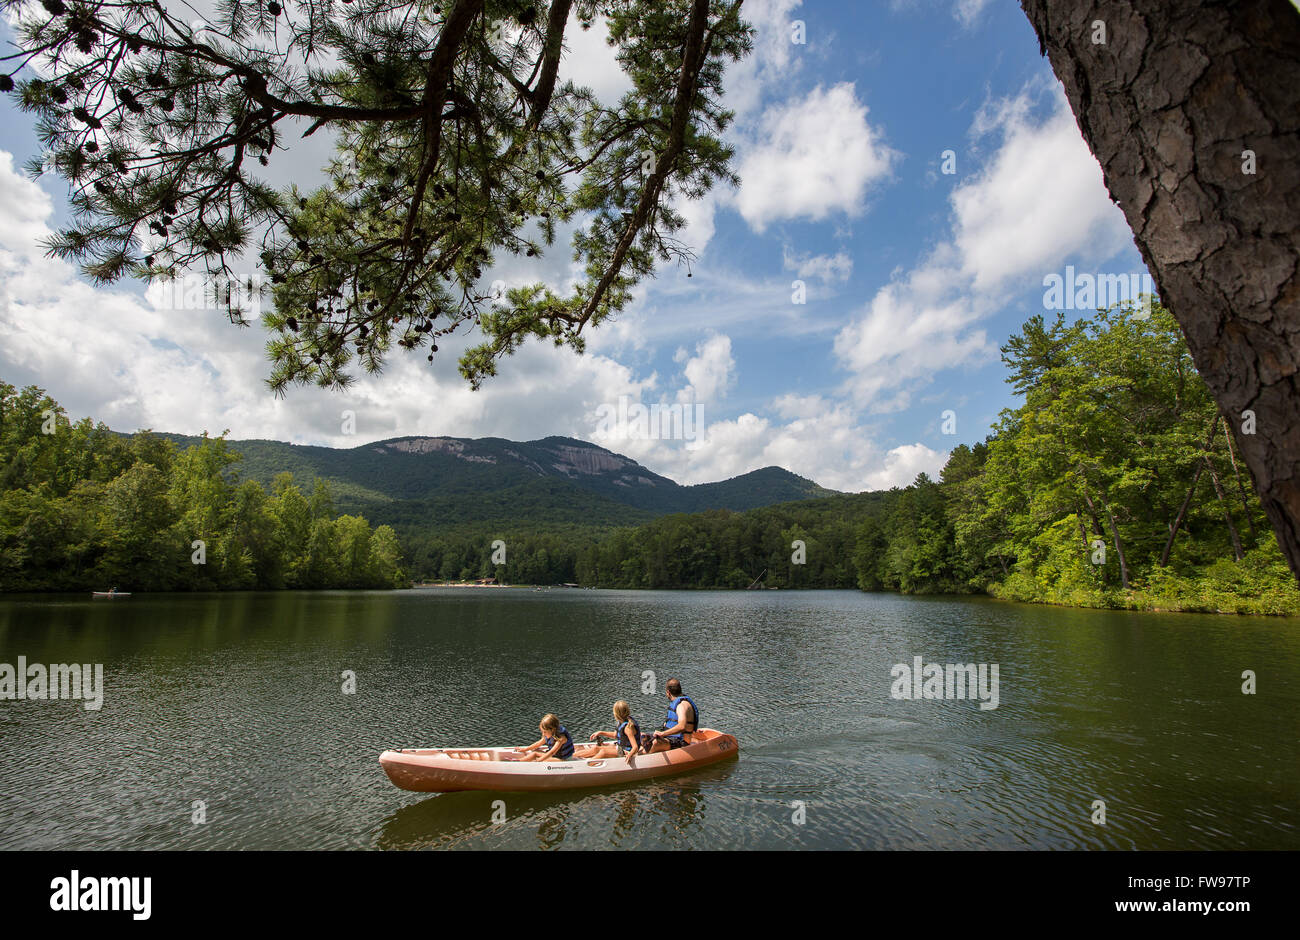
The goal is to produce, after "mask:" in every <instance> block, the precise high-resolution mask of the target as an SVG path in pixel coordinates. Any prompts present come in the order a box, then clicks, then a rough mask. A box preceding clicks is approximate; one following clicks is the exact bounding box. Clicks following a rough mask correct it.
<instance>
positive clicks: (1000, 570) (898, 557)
mask: <svg viewBox="0 0 1300 940" xmlns="http://www.w3.org/2000/svg"><path fill="white" fill-rule="evenodd" d="M1133 313H1134V311H1132V310H1128V309H1115V310H1112V311H1109V312H1099V313H1097V315H1096V316H1095V317H1093V318H1091V319H1084V320H1080V321H1078V322H1077V323H1074V324H1066V323H1065V321H1064V318H1063V317H1060V316H1058V317H1057V318H1056V319H1055V320H1054V321H1053V322H1051V323H1048V322H1045V321H1044V319H1043V318H1042V317H1035V318H1033V319H1031V320H1030V321H1029V322H1028V323H1026V324H1025V326H1024V328H1023V330H1022V331H1021V333H1020V334H1018V335H1016V336H1013V337H1012V338H1011V339H1010V340H1009V341H1008V343H1007V344H1006V346H1005V347H1004V348H1003V361H1004V362H1005V363H1006V365H1007V368H1008V372H1009V375H1008V381H1009V382H1010V383H1011V384H1012V386H1013V387H1014V388H1015V390H1016V391H1017V392H1018V393H1020V394H1021V395H1023V396H1024V403H1023V404H1022V405H1021V406H1020V407H1018V408H1014V409H1008V410H1006V411H1004V412H1003V413H1002V415H1001V417H1000V419H999V421H998V422H997V424H996V426H995V427H994V429H993V433H992V434H991V435H990V436H989V437H988V438H987V439H986V441H984V442H981V443H978V444H976V445H975V446H974V447H969V446H966V445H961V446H959V447H957V448H955V449H954V450H953V452H952V454H951V456H950V458H949V460H948V463H947V465H946V466H945V467H944V469H943V472H942V474H941V478H940V479H939V480H938V481H935V480H931V479H929V478H928V477H926V476H925V475H924V474H923V475H921V476H919V477H918V478H917V479H916V481H915V482H914V483H913V484H912V485H911V486H908V487H907V488H905V489H894V490H891V491H889V492H885V493H867V494H860V495H857V496H847V495H842V496H835V497H829V498H825V499H817V500H809V501H803V502H795V503H788V504H784V505H779V506H771V507H766V508H762V509H755V510H751V511H749V512H745V513H734V512H726V511H715V512H706V513H701V514H695V515H672V516H667V517H664V518H661V519H657V520H655V521H653V522H650V523H648V524H646V525H644V526H640V527H638V528H633V529H618V530H613V531H608V532H601V533H593V532H589V531H573V532H569V533H561V532H557V533H551V534H548V535H546V536H537V535H535V534H530V533H528V532H525V531H520V532H512V531H509V530H507V529H505V528H500V529H499V530H498V531H495V532H489V531H488V530H482V531H478V532H473V531H465V532H461V533H457V534H455V535H452V536H442V535H436V534H435V535H430V536H428V537H426V538H424V539H422V540H420V542H419V544H418V546H415V547H414V551H413V552H412V560H413V565H414V568H415V570H416V571H417V572H420V573H422V574H426V575H429V576H434V577H458V576H463V575H468V574H471V573H472V574H474V575H476V576H483V575H488V574H493V573H495V574H497V575H498V576H501V577H504V578H506V579H507V580H513V581H516V582H537V583H555V582H565V581H576V582H578V583H582V584H593V585H601V586H607V587H645V588H654V587H665V588H676V587H710V586H716V587H744V586H747V585H748V584H749V583H750V582H751V581H754V580H756V579H760V578H761V579H762V582H763V583H765V585H766V586H768V587H784V588H789V587H851V586H855V585H856V586H858V587H860V588H863V589H865V590H895V591H903V592H907V593H934V592H988V593H991V594H994V595H997V596H1000V597H1005V598H1011V599H1016V600H1024V601H1040V602H1048V603H1057V604H1074V605H1081V606H1104V607H1132V608H1161V609H1177V610H1199V611H1214V610H1224V611H1235V612H1242V613H1291V614H1296V613H1300V591H1298V590H1297V588H1296V585H1295V582H1294V579H1293V578H1292V576H1291V574H1290V572H1289V570H1288V569H1287V566H1286V564H1285V561H1284V560H1283V558H1282V555H1281V553H1280V551H1279V550H1278V548H1277V545H1276V542H1275V541H1274V538H1273V535H1272V532H1271V530H1270V529H1269V527H1268V526H1267V524H1266V522H1265V520H1264V517H1263V513H1262V511H1261V509H1260V506H1259V501H1258V499H1257V498H1256V496H1255V494H1254V491H1253V489H1252V488H1251V483H1250V480H1249V479H1248V478H1247V476H1246V472H1245V469H1244V467H1243V466H1242V465H1241V463H1240V459H1239V457H1238V456H1237V454H1236V453H1235V451H1234V450H1233V447H1232V443H1231V439H1230V437H1229V436H1228V435H1227V434H1225V433H1224V431H1225V427H1224V421H1225V420H1227V419H1226V418H1224V417H1223V416H1220V415H1219V414H1218V412H1217V411H1216V409H1215V407H1214V404H1213V402H1212V400H1211V398H1210V396H1209V395H1208V393H1207V391H1206V388H1205V385H1204V383H1203V382H1202V381H1201V379H1200V377H1199V376H1198V375H1197V373H1196V370H1195V369H1194V367H1193V365H1192V363H1191V359H1190V357H1189V356H1188V354H1187V349H1186V344H1185V343H1184V341H1183V338H1182V336H1181V334H1180V333H1179V331H1178V329H1177V326H1176V325H1175V324H1174V322H1173V319H1172V318H1171V317H1170V316H1169V314H1168V313H1167V312H1166V311H1165V310H1163V309H1162V308H1161V307H1160V306H1159V305H1155V306H1154V307H1153V308H1152V310H1151V314H1150V316H1149V318H1146V319H1142V318H1139V317H1137V316H1134V315H1133ZM1232 420H1248V417H1247V418H1243V417H1242V416H1234V417H1233V419H1232ZM492 538H501V539H502V540H504V541H506V542H507V545H508V547H509V552H508V554H507V562H508V564H506V565H505V566H495V565H493V564H492V563H491V561H490V554H491V553H490V548H489V541H490V540H491V539H492ZM798 542H802V543H803V549H802V552H800V549H799V546H798V545H797V544H796V543H798ZM799 560H801V561H802V564H800V563H798V561H799Z"/></svg>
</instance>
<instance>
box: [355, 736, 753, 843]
mask: <svg viewBox="0 0 1300 940" xmlns="http://www.w3.org/2000/svg"><path fill="white" fill-rule="evenodd" d="M740 760H741V762H743V761H744V756H743V754H742V756H741V758H740ZM736 768H737V762H736V761H728V762H726V763H723V764H717V765H714V766H712V767H705V768H701V769H700V770H698V771H693V772H691V773H688V774H684V775H682V776H680V777H671V778H667V779H664V780H660V781H649V782H645V783H640V784H637V783H630V784H625V785H621V786H611V787H598V788H596V789H593V790H575V791H570V792H564V793H554V794H552V793H486V792H467V793H442V794H438V795H435V796H430V797H427V798H425V799H422V800H420V801H419V802H416V803H412V804H410V805H408V806H403V807H402V808H401V809H399V810H396V811H395V812H393V813H390V814H389V815H388V816H387V817H386V818H385V819H384V820H383V822H382V824H380V826H379V831H378V836H377V837H376V840H375V845H374V847H375V848H378V849H445V848H466V847H475V848H515V849H526V848H540V849H558V848H562V847H564V846H565V845H566V844H567V845H569V846H571V847H575V848H583V849H591V848H628V847H635V846H636V845H637V844H639V843H641V842H645V841H647V840H650V841H654V840H656V839H657V838H658V837H657V835H656V834H658V833H662V832H673V833H678V834H680V835H682V836H684V837H687V838H692V839H693V838H695V837H697V836H699V835H700V833H699V831H698V830H699V828H700V825H701V824H702V823H703V821H704V820H705V818H706V809H707V807H708V803H709V793H710V792H712V791H714V790H716V789H717V788H720V787H721V786H723V785H724V784H725V783H726V782H727V781H728V779H730V778H731V776H732V775H733V774H734V773H735V772H736ZM497 801H501V802H502V803H504V804H505V806H504V819H503V820H502V821H501V822H493V816H494V814H495V815H496V816H497V818H500V817H501V813H500V808H499V806H498V805H497Z"/></svg>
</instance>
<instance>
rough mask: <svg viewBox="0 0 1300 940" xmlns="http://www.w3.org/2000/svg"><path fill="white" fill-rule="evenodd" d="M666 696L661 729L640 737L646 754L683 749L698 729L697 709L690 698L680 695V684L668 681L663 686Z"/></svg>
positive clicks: (698, 716)
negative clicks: (666, 714)
mask: <svg viewBox="0 0 1300 940" xmlns="http://www.w3.org/2000/svg"><path fill="white" fill-rule="evenodd" d="M664 692H665V693H666V694H667V695H668V716H667V717H666V718H665V719H664V724H663V727H662V728H660V729H659V730H658V731H656V732H655V733H654V734H643V735H641V746H642V747H643V748H644V749H645V750H646V751H647V752H648V753H651V754H653V753H655V752H656V751H670V750H672V749H673V748H675V747H684V746H686V745H687V744H690V743H691V734H692V732H694V731H696V730H697V729H698V728H699V727H700V713H699V709H697V708H696V707H695V703H694V702H693V701H691V698H690V696H688V695H682V684H681V683H680V682H679V681H677V680H676V679H669V680H668V682H667V683H666V684H665V685H664Z"/></svg>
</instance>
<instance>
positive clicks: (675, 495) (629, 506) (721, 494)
mask: <svg viewBox="0 0 1300 940" xmlns="http://www.w3.org/2000/svg"><path fill="white" fill-rule="evenodd" d="M160 436H162V437H166V438H168V439H169V440H172V441H175V442H176V443H177V444H178V445H180V446H181V447H185V446H188V445H189V444H193V443H195V442H197V441H198V440H199V439H198V438H195V437H189V436H185V435H178V434H163V435H160ZM229 446H230V448H231V449H232V450H234V451H237V452H238V453H240V454H241V455H242V457H243V460H242V461H241V462H240V465H239V472H240V475H241V476H242V477H243V478H244V479H253V480H257V481H259V482H261V483H262V484H264V485H265V486H267V487H268V488H269V486H270V484H271V481H272V480H273V479H274V478H275V476H276V474H278V473H281V472H284V471H288V472H290V473H292V474H293V475H294V478H295V480H296V481H297V482H298V483H299V484H300V485H303V486H304V487H307V486H309V485H310V481H311V479H312V478H313V477H320V478H322V479H325V480H328V481H329V483H330V486H331V490H332V492H333V494H334V501H335V505H336V508H337V509H338V511H340V512H351V513H359V514H363V515H365V516H366V517H367V518H369V519H370V521H371V522H374V523H376V524H379V523H388V524H390V525H394V526H395V527H397V528H399V529H410V528H412V527H418V528H421V529H426V528H428V527H430V526H438V527H447V526H460V525H471V524H481V523H493V524H498V525H500V524H509V523H512V522H516V523H526V524H528V525H529V526H535V525H538V524H545V525H555V526H566V525H582V526H590V525H598V526H610V525H635V524H638V523H641V522H646V521H648V520H650V519H652V518H654V517H656V516H661V515H666V514H668V513H678V512H700V511H703V510H708V509H730V510H734V511H743V510H746V509H754V508H756V507H759V506H770V505H773V504H776V503H784V502H790V501H792V500H799V499H809V498H812V497H819V496H832V495H836V494H835V491H833V490H828V489H825V488H823V487H821V486H819V485H817V484H816V483H814V482H813V481H812V480H807V479H805V478H803V477H801V476H798V475H797V474H794V473H791V472H790V471H788V470H783V469H782V468H780V467H764V468H762V469H761V470H753V471H751V472H749V473H745V474H742V475H740V476H737V477H732V478H731V479H729V480H723V481H720V482H717V483H701V484H697V485H694V486H682V485H681V484H679V483H677V482H675V481H673V480H670V479H668V478H667V477H665V476H661V475H660V474H657V473H655V472H654V471H652V470H648V469H647V468H645V467H643V466H642V465H641V464H639V463H637V462H636V461H635V460H633V459H631V458H630V457H626V456H624V455H622V454H617V453H614V452H613V451H610V450H606V449H605V448H603V447H599V446H597V445H596V444H591V443H588V442H586V441H580V440H576V439H574V438H567V437H546V438H542V439H541V440H537V441H522V442H520V441H508V440H504V439H502V438H495V437H485V438H473V439H469V438H453V437H398V438H392V439H390V440H385V441H376V442H374V443H370V444H362V445H360V446H358V447H351V448H331V447H316V446H309V445H301V444H287V443H284V442H281V441H265V440H247V441H230V442H229Z"/></svg>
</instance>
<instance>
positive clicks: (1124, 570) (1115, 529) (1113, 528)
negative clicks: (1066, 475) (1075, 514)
mask: <svg viewBox="0 0 1300 940" xmlns="http://www.w3.org/2000/svg"><path fill="white" fill-rule="evenodd" d="M1083 499H1084V502H1086V503H1087V504H1088V511H1089V513H1091V514H1092V521H1093V523H1094V524H1095V525H1096V526H1097V531H1098V532H1100V533H1104V532H1105V531H1106V530H1105V529H1103V528H1102V525H1101V520H1100V519H1099V518H1097V509H1096V507H1094V506H1093V504H1092V497H1090V496H1089V495H1088V491H1087V490H1086V489H1085V490H1084V491H1083ZM1097 499H1098V500H1100V501H1101V511H1102V512H1104V513H1105V514H1106V518H1107V520H1109V521H1110V534H1111V540H1112V541H1113V542H1114V545H1115V555H1116V556H1117V557H1118V558H1119V583H1120V586H1121V587H1122V588H1124V590H1126V591H1127V590H1128V559H1127V558H1125V557H1124V543H1123V542H1122V541H1120V537H1119V526H1117V525H1115V517H1114V516H1113V515H1111V512H1110V507H1109V506H1107V505H1106V500H1105V499H1104V498H1103V497H1102V495H1101V494H1100V493H1098V494H1097Z"/></svg>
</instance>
